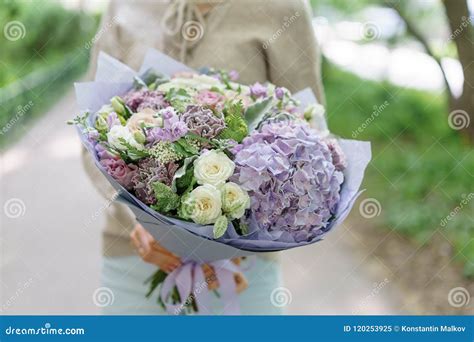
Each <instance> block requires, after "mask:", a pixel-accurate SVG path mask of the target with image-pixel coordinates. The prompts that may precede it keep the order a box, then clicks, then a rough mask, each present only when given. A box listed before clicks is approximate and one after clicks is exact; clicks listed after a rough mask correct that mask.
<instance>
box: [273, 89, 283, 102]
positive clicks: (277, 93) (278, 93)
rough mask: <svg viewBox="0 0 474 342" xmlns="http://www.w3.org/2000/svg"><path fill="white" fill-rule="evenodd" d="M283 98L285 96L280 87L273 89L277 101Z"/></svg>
mask: <svg viewBox="0 0 474 342" xmlns="http://www.w3.org/2000/svg"><path fill="white" fill-rule="evenodd" d="M284 96H285V90H283V88H281V87H277V88H275V97H276V98H277V99H278V100H282V99H283V97H284Z"/></svg>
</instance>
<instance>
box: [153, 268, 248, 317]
mask: <svg viewBox="0 0 474 342" xmlns="http://www.w3.org/2000/svg"><path fill="white" fill-rule="evenodd" d="M207 264H208V265H209V266H211V267H213V268H214V272H215V274H216V277H217V279H218V281H219V293H220V295H221V298H222V300H223V302H224V311H223V314H224V315H238V314H239V313H240V307H239V302H238V295H237V291H236V284H235V280H234V273H239V272H241V269H240V267H238V266H237V265H236V264H234V263H233V262H232V261H231V260H218V261H213V262H210V263H207ZM175 286H176V287H177V289H178V293H179V297H180V302H179V303H172V298H170V297H171V293H172V291H173V289H174V287H175ZM190 295H193V297H194V299H195V301H196V304H197V307H198V314H199V315H209V314H211V311H210V303H211V301H210V293H209V290H208V282H207V281H206V279H205V275H204V271H203V270H202V263H197V262H194V261H188V262H186V263H184V264H183V265H182V266H181V267H179V268H177V269H175V270H174V271H173V272H171V273H170V274H168V276H167V277H166V279H165V280H164V282H163V285H162V287H161V291H160V298H161V300H162V301H163V303H164V304H165V307H166V311H167V312H168V313H169V314H174V315H180V314H182V313H183V310H184V309H185V307H186V304H188V303H187V302H186V301H187V300H189V299H188V298H189V296H190Z"/></svg>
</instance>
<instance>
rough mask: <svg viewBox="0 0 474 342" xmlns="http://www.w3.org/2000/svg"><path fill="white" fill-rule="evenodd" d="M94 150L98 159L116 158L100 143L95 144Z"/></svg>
mask: <svg viewBox="0 0 474 342" xmlns="http://www.w3.org/2000/svg"><path fill="white" fill-rule="evenodd" d="M95 151H96V153H97V156H98V157H99V161H101V160H102V159H116V157H115V156H114V155H112V154H110V152H109V151H107V149H106V148H105V147H104V146H103V145H102V144H97V145H95Z"/></svg>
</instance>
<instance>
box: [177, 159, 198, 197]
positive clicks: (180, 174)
mask: <svg viewBox="0 0 474 342" xmlns="http://www.w3.org/2000/svg"><path fill="white" fill-rule="evenodd" d="M195 159H196V156H192V157H188V158H186V159H185V160H184V163H183V166H181V167H180V168H179V169H178V170H176V172H175V174H174V176H173V181H172V182H171V189H172V190H173V191H174V192H177V191H178V190H183V189H186V188H187V187H188V186H189V184H190V183H191V182H192V180H193V174H194V169H193V167H192V165H193V162H194V160H195Z"/></svg>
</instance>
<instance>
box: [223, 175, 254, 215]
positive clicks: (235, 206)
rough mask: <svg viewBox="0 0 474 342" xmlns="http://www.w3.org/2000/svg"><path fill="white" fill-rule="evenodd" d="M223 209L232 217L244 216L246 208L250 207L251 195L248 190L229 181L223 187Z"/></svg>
mask: <svg viewBox="0 0 474 342" xmlns="http://www.w3.org/2000/svg"><path fill="white" fill-rule="evenodd" d="M221 193H222V210H223V211H224V213H226V214H227V216H229V217H230V218H232V219H238V218H241V217H242V216H244V213H245V210H246V209H248V208H250V197H249V195H248V194H247V191H245V190H244V189H242V188H241V187H240V186H239V185H237V184H235V183H232V182H228V183H225V184H224V185H223V186H222V188H221Z"/></svg>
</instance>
